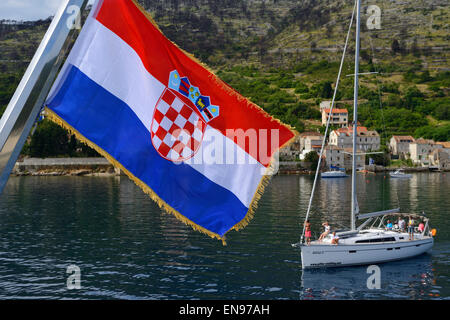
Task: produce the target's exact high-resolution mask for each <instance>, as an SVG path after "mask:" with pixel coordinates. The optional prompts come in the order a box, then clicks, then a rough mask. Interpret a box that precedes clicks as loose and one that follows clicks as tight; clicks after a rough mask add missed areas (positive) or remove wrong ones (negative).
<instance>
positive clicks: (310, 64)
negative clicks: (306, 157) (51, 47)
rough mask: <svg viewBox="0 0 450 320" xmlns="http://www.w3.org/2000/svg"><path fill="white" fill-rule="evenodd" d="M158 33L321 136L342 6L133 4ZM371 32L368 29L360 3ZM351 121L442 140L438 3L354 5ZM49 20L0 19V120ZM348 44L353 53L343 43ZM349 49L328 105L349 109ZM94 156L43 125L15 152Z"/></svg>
mask: <svg viewBox="0 0 450 320" xmlns="http://www.w3.org/2000/svg"><path fill="white" fill-rule="evenodd" d="M139 2H140V3H141V4H142V5H143V7H144V8H145V9H146V10H148V12H149V13H150V14H151V15H152V16H153V17H154V19H155V21H156V22H157V23H158V25H159V27H160V28H161V30H162V31H163V32H164V34H165V35H166V36H167V37H168V38H169V39H170V40H172V41H174V42H175V43H177V44H178V45H179V46H180V47H181V48H183V49H184V50H186V51H188V52H190V53H193V54H194V55H195V56H196V57H197V58H199V59H200V60H201V61H203V62H205V63H206V64H208V65H209V66H210V67H211V68H212V69H213V70H214V71H215V73H216V74H217V75H218V76H219V77H220V78H221V79H223V80H224V81H225V82H227V83H228V84H230V85H231V86H232V87H233V88H234V89H236V90H237V91H239V92H240V93H241V94H243V95H244V96H246V97H249V98H250V99H251V100H252V101H254V102H255V103H257V104H258V105H260V106H261V107H262V108H264V109H265V110H266V111H267V112H269V113H270V114H272V115H273V116H275V117H277V118H278V119H280V120H282V121H284V122H285V123H288V124H290V125H291V126H293V127H295V128H296V129H297V131H299V132H302V131H305V130H323V128H321V125H320V118H321V115H320V112H319V104H320V102H321V101H323V100H329V99H330V98H331V96H332V94H333V89H334V85H335V82H336V75H337V72H338V68H339V61H340V58H341V52H342V48H343V44H344V41H345V34H346V30H347V28H348V23H349V20H350V17H351V13H352V7H353V6H352V1H343V0H336V1H332V0H321V1H318V0H317V1H314V0H305V1H295V0H267V1H264V0H260V1H257V0H221V1H218V0H170V1H167V0H148V1H147V0H141V1H139ZM372 4H376V5H377V6H379V7H380V9H381V28H380V29H369V28H368V27H367V25H366V23H365V21H366V20H367V19H368V18H369V16H370V14H369V13H368V11H367V8H368V6H369V5H372ZM362 9H363V10H362V12H363V17H362V22H363V23H362V50H361V72H378V73H377V74H370V75H367V76H363V77H361V83H360V99H361V101H360V105H361V108H360V116H359V117H360V119H359V120H360V121H361V122H362V124H363V125H365V126H367V127H369V128H370V129H375V130H377V131H378V132H380V135H381V136H382V141H383V142H385V141H386V140H387V139H389V138H390V136H391V135H392V134H408V135H413V136H415V137H424V138H430V139H434V140H436V141H448V140H450V101H449V88H450V66H449V63H448V59H449V50H448V49H449V46H448V43H449V40H450V39H449V37H450V32H449V28H450V27H449V25H448V21H449V11H450V9H449V7H448V4H447V2H446V1H443V0H431V1H406V0H405V1H388V0H379V1H376V2H372V1H363V8H362ZM49 22H50V19H47V20H42V21H35V22H13V21H0V114H1V113H3V111H4V109H5V108H6V106H7V103H8V101H9V99H10V98H11V96H12V94H13V93H14V90H15V88H16V86H17V84H18V82H19V81H20V78H21V76H22V74H23V72H24V71H25V69H26V67H27V65H28V63H29V61H30V59H31V57H32V56H33V54H34V51H35V50H36V48H37V46H38V44H39V41H40V39H41V38H42V36H43V34H44V32H45V30H46V28H47V27H48V25H49ZM351 46H353V45H351ZM352 50H353V49H352V48H350V50H349V54H348V56H347V58H346V60H345V65H344V75H343V77H342V79H341V84H340V90H339V91H338V95H337V98H338V100H339V102H338V106H339V107H345V108H348V109H349V113H351V111H352V110H351V109H352V102H351V100H352V94H353V93H352V90H353V78H352V77H351V76H348V75H350V74H351V73H352V69H353V60H354V56H353V52H352ZM23 153H24V154H26V155H31V156H42V157H44V156H68V155H69V156H86V155H92V154H94V153H93V152H92V150H90V149H89V148H87V147H86V146H83V145H82V144H80V143H78V142H77V141H75V140H74V139H73V137H70V136H69V135H68V134H67V133H66V132H65V131H64V130H62V129H59V128H57V127H56V126H55V125H53V124H51V123H49V122H47V121H46V120H44V121H43V122H42V123H40V124H39V125H38V127H37V129H36V130H35V131H34V135H33V137H32V138H30V139H29V140H28V143H27V145H26V146H25V148H24V151H23Z"/></svg>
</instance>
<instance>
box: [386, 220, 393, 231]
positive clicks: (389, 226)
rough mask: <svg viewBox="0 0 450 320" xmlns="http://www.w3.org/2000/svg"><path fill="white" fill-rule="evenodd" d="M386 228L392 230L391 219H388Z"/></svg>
mask: <svg viewBox="0 0 450 320" xmlns="http://www.w3.org/2000/svg"><path fill="white" fill-rule="evenodd" d="M386 230H392V222H391V220H388V221H387V223H386Z"/></svg>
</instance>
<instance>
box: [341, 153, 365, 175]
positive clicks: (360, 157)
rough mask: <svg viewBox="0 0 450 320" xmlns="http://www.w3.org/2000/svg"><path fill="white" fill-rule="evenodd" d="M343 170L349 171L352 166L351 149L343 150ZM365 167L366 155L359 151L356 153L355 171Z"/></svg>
mask: <svg viewBox="0 0 450 320" xmlns="http://www.w3.org/2000/svg"><path fill="white" fill-rule="evenodd" d="M343 152H345V153H344V168H345V169H346V170H351V169H352V165H353V156H352V153H353V149H352V148H346V149H344V151H343ZM365 165H366V155H365V154H364V153H363V152H362V151H361V152H357V153H356V169H360V168H362V169H363V168H364V167H365Z"/></svg>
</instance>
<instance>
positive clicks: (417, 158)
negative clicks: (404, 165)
mask: <svg viewBox="0 0 450 320" xmlns="http://www.w3.org/2000/svg"><path fill="white" fill-rule="evenodd" d="M435 146H436V143H435V142H434V141H433V140H428V139H423V138H420V139H417V140H415V141H414V142H413V143H410V144H409V154H410V158H411V160H412V161H413V163H414V164H417V165H420V166H423V167H425V166H429V165H430V161H429V156H430V154H431V152H432V151H433V149H434V148H435Z"/></svg>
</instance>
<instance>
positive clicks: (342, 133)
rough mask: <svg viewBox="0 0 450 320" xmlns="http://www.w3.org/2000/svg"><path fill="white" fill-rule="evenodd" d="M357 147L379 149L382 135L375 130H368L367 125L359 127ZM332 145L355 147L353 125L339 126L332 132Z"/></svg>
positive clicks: (366, 149)
mask: <svg viewBox="0 0 450 320" xmlns="http://www.w3.org/2000/svg"><path fill="white" fill-rule="evenodd" d="M357 130H358V133H357V134H358V136H357V138H356V148H357V149H358V150H364V151H369V150H370V151H377V150H379V149H380V135H379V134H378V132H376V131H374V130H367V128H366V127H362V126H359V127H358V128H357ZM329 144H330V145H335V146H337V147H339V148H343V149H346V148H352V147H353V127H348V128H339V129H337V130H333V131H332V132H331V133H330V141H329Z"/></svg>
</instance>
